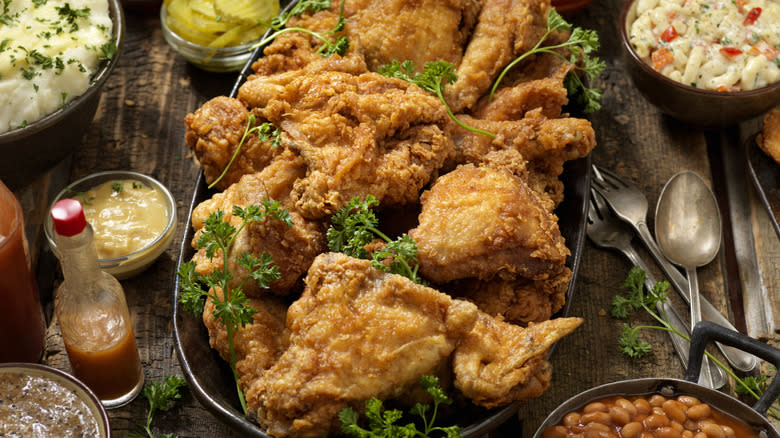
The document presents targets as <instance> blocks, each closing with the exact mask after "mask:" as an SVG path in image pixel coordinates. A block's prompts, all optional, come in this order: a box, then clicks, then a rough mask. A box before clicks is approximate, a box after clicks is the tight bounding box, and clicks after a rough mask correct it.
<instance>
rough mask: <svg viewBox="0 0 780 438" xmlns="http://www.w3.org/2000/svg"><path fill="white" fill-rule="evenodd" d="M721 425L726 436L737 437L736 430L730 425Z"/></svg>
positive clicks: (728, 437)
mask: <svg viewBox="0 0 780 438" xmlns="http://www.w3.org/2000/svg"><path fill="white" fill-rule="evenodd" d="M721 427H722V428H723V433H725V434H726V438H736V437H737V432H736V431H735V430H734V429H733V428H732V427H729V426H726V425H722V426H721Z"/></svg>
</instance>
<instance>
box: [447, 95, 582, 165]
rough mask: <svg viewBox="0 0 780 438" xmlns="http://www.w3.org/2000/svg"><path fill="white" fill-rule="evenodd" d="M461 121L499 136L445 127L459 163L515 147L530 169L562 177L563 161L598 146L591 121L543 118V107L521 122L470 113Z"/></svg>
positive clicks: (527, 115) (473, 160)
mask: <svg viewBox="0 0 780 438" xmlns="http://www.w3.org/2000/svg"><path fill="white" fill-rule="evenodd" d="M458 117H459V118H460V119H461V121H463V122H464V123H466V124H467V125H470V126H473V127H475V128H480V129H484V130H486V131H488V132H492V133H494V134H496V138H494V139H491V138H490V137H488V136H486V135H482V134H476V133H473V132H471V131H467V130H465V129H463V128H461V127H460V126H458V125H456V124H455V123H450V124H448V125H447V127H446V128H445V133H446V135H447V137H449V138H450V139H452V141H453V142H454V144H455V153H456V155H455V162H456V163H459V164H460V163H479V162H480V161H481V160H482V157H484V156H485V155H487V154H488V153H489V152H491V151H495V150H501V149H505V148H512V149H515V150H517V151H518V152H520V155H522V156H523V158H525V159H526V160H528V162H529V165H528V167H529V170H532V171H538V172H543V173H547V174H549V175H553V176H559V175H560V174H561V173H563V164H564V163H565V162H566V161H569V160H576V159H578V158H582V157H585V156H587V155H588V154H589V153H590V151H591V150H592V149H593V148H594V147H595V146H596V134H595V132H594V131H593V126H591V124H590V121H588V120H586V119H577V118H570V117H565V118H555V119H548V118H547V117H544V116H543V115H542V112H541V108H537V109H536V110H533V111H530V112H528V113H526V116H525V117H524V118H523V119H522V120H518V121H492V120H479V119H475V118H473V117H470V116H467V115H459V116H458Z"/></svg>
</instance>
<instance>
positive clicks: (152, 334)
mask: <svg viewBox="0 0 780 438" xmlns="http://www.w3.org/2000/svg"><path fill="white" fill-rule="evenodd" d="M622 3H623V2H622V0H602V1H597V2H593V3H592V4H591V5H590V6H589V7H588V8H587V9H586V10H585V11H583V12H581V13H579V14H578V15H576V16H575V17H573V18H572V21H573V22H574V23H575V24H576V25H580V26H583V27H587V28H593V29H597V30H598V31H599V35H600V37H601V43H602V47H601V51H600V56H601V58H602V59H603V60H604V61H606V64H607V69H606V71H605V73H604V74H603V75H602V76H601V77H600V78H599V79H598V80H597V81H595V84H594V85H596V86H599V87H602V88H603V89H604V98H603V100H602V105H603V109H602V110H600V111H598V112H597V113H595V114H593V115H591V116H590V117H589V119H590V120H591V121H592V123H593V126H594V128H595V129H596V135H597V141H598V146H597V147H596V149H595V150H594V151H593V153H592V154H593V155H592V159H593V162H594V163H595V164H597V165H599V166H603V167H606V168H609V169H611V170H613V171H614V172H616V173H617V174H619V175H620V176H623V177H625V178H627V179H628V180H630V181H632V182H633V183H635V184H636V185H637V186H639V187H640V188H641V189H642V190H643V191H644V192H645V194H646V195H647V197H648V200H649V203H650V206H651V215H650V217H649V220H648V224H649V225H650V228H651V229H652V228H653V223H652V211H653V210H654V206H655V203H656V201H657V199H658V195H659V193H660V191H661V188H662V187H663V184H664V183H665V182H666V180H667V179H668V178H669V177H671V176H672V175H673V174H674V173H676V172H678V171H681V170H684V169H691V170H695V171H697V172H699V173H700V174H701V175H702V176H704V177H705V179H707V180H710V178H711V175H712V173H711V170H710V165H711V160H710V159H709V155H708V148H707V144H706V142H705V135H704V132H703V131H701V130H700V129H697V128H695V127H691V126H687V125H684V124H682V123H679V122H676V121H674V120H672V119H670V118H668V117H666V116H664V115H662V114H660V113H659V112H658V111H657V110H656V109H655V108H654V107H653V106H651V105H650V104H649V103H648V102H647V101H646V100H645V99H644V98H643V97H642V96H641V95H640V94H639V92H638V91H637V90H636V89H635V88H634V87H633V86H632V84H631V80H630V78H629V77H628V76H627V74H626V70H625V67H624V64H623V60H622V59H621V54H620V46H619V43H618V39H617V31H616V22H617V18H618V15H619V11H620V7H621V6H622ZM126 19H127V29H128V32H127V39H126V41H125V46H124V52H123V53H122V55H121V60H120V63H119V65H118V66H117V68H116V69H115V71H114V73H113V75H112V77H111V78H110V79H109V81H108V84H107V86H106V89H105V92H104V93H103V95H102V98H101V101H100V106H99V108H98V112H97V115H96V117H95V120H94V122H93V123H92V125H91V128H90V130H89V132H88V133H87V134H86V136H85V137H84V140H83V144H82V145H81V147H80V148H78V150H77V151H76V153H75V154H74V156H73V157H72V160H70V161H66V163H65V164H63V166H65V169H64V170H63V169H62V166H61V168H60V169H59V170H55V171H53V172H52V173H50V174H48V175H44V176H43V177H41V178H40V179H38V180H37V182H36V183H35V184H31V186H30V187H26V188H22V189H21V190H19V191H18V193H19V194H20V196H21V197H24V198H26V199H31V201H29V202H27V203H26V205H27V210H28V211H29V212H30V213H29V216H28V228H31V229H36V227H39V225H40V220H41V219H40V217H41V216H42V215H43V214H45V211H44V210H45V208H44V209H41V208H40V206H45V205H47V204H48V202H47V201H46V202H44V201H45V199H46V196H45V194H46V193H51V192H56V191H57V190H58V189H59V188H61V187H63V186H64V185H65V184H66V183H67V182H69V181H72V180H75V179H77V178H80V177H82V176H85V175H87V174H89V173H92V172H95V171H100V170H112V169H124V170H134V171H138V172H141V173H145V174H148V175H151V176H153V177H155V178H157V179H158V180H160V181H161V182H162V183H163V184H165V185H166V186H168V188H169V189H170V190H171V192H172V193H173V195H174V197H175V198H176V199H177V204H178V211H177V212H178V215H179V222H178V229H177V238H176V239H175V242H174V244H173V246H172V247H171V248H169V249H168V250H167V251H166V252H165V253H164V255H163V256H162V257H161V258H160V259H159V260H158V261H157V262H156V263H155V264H154V265H153V266H152V267H151V268H150V269H149V270H147V271H146V272H144V273H143V274H141V275H140V276H138V277H136V278H133V279H129V280H125V281H123V282H122V285H123V286H124V289H125V293H126V295H127V299H128V303H129V305H130V308H131V313H132V315H133V324H134V327H135V333H136V337H137V341H138V345H139V348H140V350H141V359H142V362H143V366H144V374H145V378H146V380H147V381H157V380H160V379H161V378H162V376H164V375H170V374H181V370H180V368H179V363H178V360H177V358H176V355H175V349H174V344H173V342H174V341H173V336H172V309H173V282H174V275H175V269H176V263H177V254H178V250H179V244H180V242H181V238H182V235H183V233H184V229H185V227H187V226H189V225H188V224H187V223H186V214H187V210H188V204H189V201H190V198H191V194H192V193H193V189H194V183H195V177H196V175H197V172H198V169H197V166H196V164H195V163H194V161H193V160H192V158H191V155H190V153H189V151H188V149H187V147H186V145H185V144H184V140H183V134H184V124H183V118H184V116H185V115H186V114H187V113H188V112H191V111H193V110H194V109H196V108H197V107H198V106H199V105H200V104H202V103H203V102H205V101H206V100H208V99H210V98H211V97H214V96H217V95H221V94H227V93H229V91H230V89H231V88H232V85H233V82H234V80H235V78H236V75H235V74H214V73H207V72H203V71H201V70H198V69H197V68H195V67H192V66H190V65H189V64H187V63H186V61H185V60H184V59H183V58H182V57H180V56H179V55H177V54H176V53H175V52H174V51H173V50H172V49H171V48H170V47H169V46H168V45H167V44H166V43H165V41H164V40H163V37H162V34H161V31H160V23H159V16H158V11H157V10H156V9H135V8H133V9H128V10H127V17H126ZM757 123H758V122H757V121H755V120H753V121H750V122H747V123H743V124H742V125H741V126H740V127H739V128H740V130H739V133H740V136H742V137H743V138H744V137H746V136H748V135H750V134H751V133H753V132H755V131H756V130H757V129H758V124H757ZM709 152H712V151H709ZM67 163H72V165H71V166H70V167H67V166H68V164H67ZM746 196H749V197H750V198H751V200H753V204H752V205H753V206H754V209H753V214H754V215H753V222H754V226H755V233H756V236H757V237H756V241H757V250H758V254H759V257H758V259H759V262H760V266H761V269H762V276H763V279H764V283H765V285H766V286H767V287H768V288H769V290H770V291H772V290H775V291H776V290H778V287H780V272H778V269H780V268H778V266H780V263H778V261H780V244H778V239H777V236H776V235H775V233H774V230H773V229H772V227H771V224H770V223H769V221H768V217H767V215H766V211H764V210H763V208H762V207H761V206H760V204H758V202H757V201H756V200H755V195H754V194H751V193H748V194H746ZM36 205H37V207H36ZM635 243H637V245H640V244H639V243H638V241H636V242H635ZM35 246H36V249H39V250H40V257H39V279H40V282H41V285H42V287H41V289H42V294H43V295H44V297H45V298H46V301H47V302H48V303H49V304H48V305H47V313H48V315H51V304H50V300H51V286H50V285H51V284H52V283H53V282H54V283H56V278H57V264H56V260H54V259H53V257H52V255H51V253H50V252H49V251H48V249H47V248H46V245H45V244H44V243H43V242H41V241H40V239H39V238H38V239H36V240H35ZM640 246H641V245H640ZM645 256H647V254H646V253H645ZM647 259H648V261H649V260H651V259H650V258H649V256H647ZM652 266H655V265H652ZM629 269H630V265H629V263H628V262H627V261H626V260H625V259H624V258H623V257H622V256H621V255H620V254H618V253H615V252H610V251H606V250H602V249H598V248H596V247H595V246H593V245H592V244H591V243H590V242H589V241H586V243H585V247H584V253H583V257H582V265H581V267H580V270H579V273H578V276H577V283H576V290H575V293H574V297H573V303H572V307H571V310H570V314H571V315H577V316H582V317H584V318H585V324H584V325H583V326H582V327H580V328H579V329H578V330H577V331H575V333H573V334H572V335H570V336H568V337H566V338H564V339H563V340H562V341H561V342H559V343H558V344H557V345H556V347H555V350H554V352H553V354H552V358H551V361H552V364H553V370H554V371H553V380H552V384H551V386H550V388H549V389H548V390H547V392H546V393H545V394H543V395H542V396H541V397H540V398H538V399H535V400H531V401H528V402H526V403H523V404H522V405H521V407H520V410H519V412H518V416H517V418H513V419H511V420H510V421H509V422H508V423H507V424H506V425H505V426H504V427H502V428H500V429H499V430H497V431H495V432H494V433H493V434H492V435H494V436H514V437H519V436H531V435H532V434H533V433H534V431H535V430H536V428H537V427H538V426H539V424H540V423H541V422H542V421H543V420H544V418H545V417H546V416H547V414H548V413H549V412H550V411H552V410H553V409H554V408H555V407H557V406H558V405H559V404H561V403H562V402H563V401H565V400H566V399H568V398H569V397H571V396H573V395H575V394H577V393H579V392H581V391H583V390H585V389H588V388H591V387H593V386H596V385H599V384H602V383H607V382H612V381H617V380H622V379H630V378H635V377H658V376H663V377H682V376H683V374H684V370H683V368H682V366H681V364H680V362H679V361H678V360H677V358H676V357H675V356H674V355H673V352H672V348H671V345H670V344H669V342H668V339H667V338H666V334H664V333H661V332H659V331H646V332H643V336H644V337H645V339H646V340H648V341H649V342H650V343H652V344H653V345H654V347H655V348H654V351H653V353H652V354H650V355H648V356H647V357H645V358H642V359H639V360H631V359H629V358H627V357H626V356H624V355H622V354H620V353H619V352H618V346H617V338H618V334H619V332H620V326H621V324H622V323H623V321H619V320H615V319H613V318H611V317H609V316H608V315H607V310H608V307H609V304H610V300H611V298H612V297H613V296H614V295H615V294H617V293H620V292H621V285H622V284H623V281H624V279H625V276H626V274H627V272H628V270H629ZM726 271H727V269H726V267H725V264H724V254H723V251H721V254H720V255H719V257H718V258H716V260H715V261H714V262H713V263H711V264H709V265H708V266H706V267H704V268H701V269H700V270H699V281H700V287H701V292H702V294H704V295H705V296H706V297H707V298H709V299H710V301H711V302H712V303H713V304H714V305H715V306H716V307H717V308H719V309H722V310H723V311H724V313H726V314H729V315H730V316H731V313H732V311H731V310H730V307H729V302H730V300H729V298H728V296H729V291H728V290H726V284H727V281H726V279H725V278H724V272H726ZM654 274H655V275H656V277H658V278H662V275H661V272H660V270H657V271H656V272H654ZM47 285H49V286H48V287H47ZM776 295H777V294H771V296H772V297H773V300H777V298H774V297H776ZM672 299H673V300H674V301H675V303H676V304H677V307H678V309H679V310H680V312H681V313H683V314H687V310H686V309H685V308H684V307H683V306H682V304H681V303H682V302H681V301H680V300H679V299H678V297H677V296H675V295H673V296H672ZM772 304H773V307H774V308H778V307H777V304H778V303H777V302H773V303H772ZM775 313H777V312H775ZM629 322H630V323H632V324H636V323H651V321H650V318H649V317H647V316H646V315H643V314H638V316H636V317H634V318H632V319H630V320H629ZM735 324H736V322H735ZM738 326H739V325H738ZM773 337H774V335H773V334H768V336H767V338H769V339H770V340H771V339H772V338H773ZM44 362H45V363H49V364H52V365H54V366H57V367H60V368H63V369H67V368H68V363H67V359H66V357H65V355H64V354H63V349H62V345H61V340H60V339H59V337H58V333H57V329H56V324H53V323H52V324H50V336H49V342H48V345H47V352H46V357H45V358H44ZM724 390H725V391H730V388H725V389H724ZM146 409H147V405H146V401H145V400H144V399H143V398H141V397H139V398H137V399H136V400H135V401H133V402H132V403H130V404H129V405H127V406H125V407H122V408H119V409H115V410H112V411H110V417H111V425H112V430H113V432H114V436H115V437H120V438H121V437H124V436H125V435H126V434H127V433H128V432H130V431H138V430H139V429H138V425H140V424H142V423H144V422H145V417H146ZM154 430H155V431H156V432H157V433H175V434H177V435H178V436H179V437H226V438H230V437H236V436H238V435H237V434H234V433H233V432H231V431H230V430H229V429H228V428H227V426H225V425H224V424H222V423H220V422H219V421H218V420H217V419H216V418H215V417H214V416H212V415H211V414H210V413H209V412H208V411H207V410H206V409H204V408H203V407H202V406H201V405H200V404H199V403H198V401H197V400H195V399H194V398H193V396H192V395H191V394H190V393H189V391H185V394H184V397H183V398H182V400H180V401H179V402H177V403H176V404H175V406H174V407H173V408H172V409H171V410H169V411H167V412H162V413H158V414H157V415H156V417H155V422H154Z"/></svg>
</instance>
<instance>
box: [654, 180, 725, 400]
mask: <svg viewBox="0 0 780 438" xmlns="http://www.w3.org/2000/svg"><path fill="white" fill-rule="evenodd" d="M655 233H656V239H657V240H658V246H660V247H661V251H663V253H664V255H665V256H666V258H668V259H669V260H670V261H671V262H672V263H674V264H676V265H678V266H681V267H683V268H685V272H686V274H687V275H688V295H689V297H690V301H691V303H690V304H691V331H693V327H694V326H695V325H696V323H698V322H699V321H701V302H700V298H699V282H698V277H697V275H696V268H698V267H699V266H704V265H706V264H708V263H710V262H711V261H712V259H714V258H715V256H716V255H717V254H718V250H719V249H720V239H721V221H720V212H719V211H718V204H717V201H716V200H715V195H714V194H713V193H712V190H710V188H709V187H708V186H707V184H706V183H705V182H704V180H703V179H702V178H701V177H700V176H699V175H697V174H696V173H695V172H691V171H684V172H680V173H678V174H676V175H674V176H672V177H671V178H670V179H669V181H668V182H667V183H666V185H665V186H664V188H663V190H662V191H661V195H660V197H659V198H658V205H657V206H656V210H655ZM706 359H707V357H706V356H705V362H704V363H703V366H702V373H701V377H700V378H699V383H700V384H702V385H705V386H707V387H709V388H712V387H713V383H712V376H711V374H710V368H709V364H708V362H709V361H708V360H706Z"/></svg>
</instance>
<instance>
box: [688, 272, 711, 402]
mask: <svg viewBox="0 0 780 438" xmlns="http://www.w3.org/2000/svg"><path fill="white" fill-rule="evenodd" d="M685 273H686V274H688V295H689V296H690V298H691V332H693V328H694V327H696V324H698V323H699V322H701V298H700V297H699V280H698V276H697V274H696V267H695V266H694V267H689V266H686V267H685ZM699 384H701V385H704V386H706V387H708V388H712V387H713V384H712V373H710V360H709V357H707V356H704V361H703V362H702V367H701V375H700V376H699Z"/></svg>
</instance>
